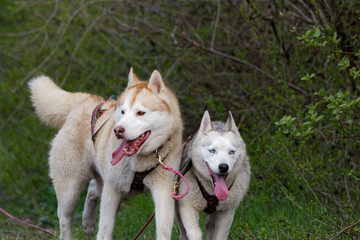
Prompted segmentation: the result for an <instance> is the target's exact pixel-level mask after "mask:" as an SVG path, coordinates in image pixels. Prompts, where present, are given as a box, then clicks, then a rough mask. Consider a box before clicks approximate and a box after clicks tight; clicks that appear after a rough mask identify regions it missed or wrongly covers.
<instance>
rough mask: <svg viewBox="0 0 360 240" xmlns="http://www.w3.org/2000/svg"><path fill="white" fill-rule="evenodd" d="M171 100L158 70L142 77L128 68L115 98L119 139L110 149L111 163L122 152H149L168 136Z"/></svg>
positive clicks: (122, 154) (172, 104) (119, 158)
mask: <svg viewBox="0 0 360 240" xmlns="http://www.w3.org/2000/svg"><path fill="white" fill-rule="evenodd" d="M174 101H176V100H175V99H173V98H172V97H171V93H170V90H169V89H168V88H167V87H166V86H165V84H164V82H163V80H162V78H161V75H160V73H159V72H158V71H156V70H155V71H153V73H152V74H151V77H150V79H149V81H141V80H140V79H139V78H138V77H137V76H136V75H135V73H134V71H133V69H132V68H131V69H130V73H129V80H128V85H127V88H126V89H125V91H124V92H123V93H122V94H121V95H120V96H119V98H118V99H117V107H116V113H115V118H116V119H115V121H116V123H115V128H114V134H115V136H116V137H117V138H118V139H122V141H121V143H120V146H119V147H118V149H117V150H115V152H114V153H113V159H112V162H111V163H112V164H113V165H115V164H116V163H118V162H119V161H120V160H121V159H122V158H123V157H124V155H126V156H132V155H134V154H136V153H141V154H149V153H150V152H152V151H155V150H156V149H157V148H159V147H160V146H161V145H162V144H163V143H164V142H165V141H166V140H167V139H168V138H169V136H170V134H171V128H172V126H173V121H174V117H172V116H171V111H172V110H173V109H172V108H173V107H172V106H174V104H177V103H175V102H174Z"/></svg>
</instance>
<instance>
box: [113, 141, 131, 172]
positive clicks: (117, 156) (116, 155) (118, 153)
mask: <svg viewBox="0 0 360 240" xmlns="http://www.w3.org/2000/svg"><path fill="white" fill-rule="evenodd" d="M128 145H129V141H126V140H125V139H123V140H122V141H121V144H120V146H119V147H118V148H117V149H116V150H115V151H114V152H113V153H112V160H111V165H113V166H114V165H115V164H117V163H118V162H120V160H121V159H122V158H123V157H124V155H125V152H124V148H125V147H128Z"/></svg>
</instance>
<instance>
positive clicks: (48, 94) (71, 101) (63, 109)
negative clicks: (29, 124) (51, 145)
mask: <svg viewBox="0 0 360 240" xmlns="http://www.w3.org/2000/svg"><path fill="white" fill-rule="evenodd" d="M29 88H30V91H31V101H32V102H33V106H34V107H35V111H36V114H37V115H38V116H39V118H40V120H41V121H43V122H44V123H45V124H47V125H49V126H51V127H54V128H61V127H62V126H63V124H64V123H65V121H66V117H67V115H68V114H69V113H70V111H71V110H72V109H73V108H74V107H75V106H77V105H78V104H79V103H81V102H83V101H85V99H87V98H88V97H89V96H90V94H88V93H80V92H78V93H70V92H67V91H65V90H63V89H61V88H60V87H58V86H57V85H56V84H55V83H54V82H53V81H52V80H51V79H50V78H49V77H47V76H44V75H41V76H39V77H35V78H33V79H32V80H31V81H30V82H29Z"/></svg>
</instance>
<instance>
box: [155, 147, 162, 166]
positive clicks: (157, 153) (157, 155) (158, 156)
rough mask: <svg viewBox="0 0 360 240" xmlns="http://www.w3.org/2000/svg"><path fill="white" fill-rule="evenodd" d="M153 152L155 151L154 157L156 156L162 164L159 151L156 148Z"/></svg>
mask: <svg viewBox="0 0 360 240" xmlns="http://www.w3.org/2000/svg"><path fill="white" fill-rule="evenodd" d="M155 153H156V157H157V159H158V162H159V163H160V164H161V165H162V164H163V162H162V158H161V156H160V154H159V151H158V150H156V151H155Z"/></svg>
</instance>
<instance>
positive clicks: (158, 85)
mask: <svg viewBox="0 0 360 240" xmlns="http://www.w3.org/2000/svg"><path fill="white" fill-rule="evenodd" d="M148 87H149V88H150V89H151V91H153V92H154V93H155V94H159V93H160V92H161V91H162V90H164V89H165V84H164V82H163V80H162V78H161V75H160V73H159V72H158V71H157V70H154V71H153V72H152V74H151V76H150V80H149V85H148Z"/></svg>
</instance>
